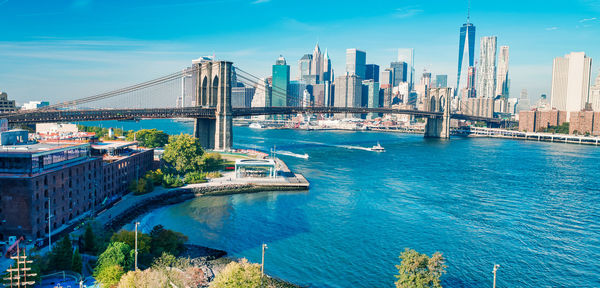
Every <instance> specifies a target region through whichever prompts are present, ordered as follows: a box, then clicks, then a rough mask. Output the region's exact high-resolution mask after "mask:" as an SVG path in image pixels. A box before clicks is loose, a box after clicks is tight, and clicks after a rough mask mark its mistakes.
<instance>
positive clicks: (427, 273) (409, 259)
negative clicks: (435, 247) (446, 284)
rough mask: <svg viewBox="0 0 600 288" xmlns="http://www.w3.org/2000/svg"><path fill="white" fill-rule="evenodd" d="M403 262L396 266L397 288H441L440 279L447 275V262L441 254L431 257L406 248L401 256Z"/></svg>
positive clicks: (437, 253) (436, 253)
mask: <svg viewBox="0 0 600 288" xmlns="http://www.w3.org/2000/svg"><path fill="white" fill-rule="evenodd" d="M400 259H402V262H401V263H400V265H396V268H398V275H396V278H397V279H398V280H397V281H396V282H395V283H396V288H440V287H442V285H441V281H440V277H442V275H443V274H445V273H446V270H445V269H446V267H448V266H446V264H445V262H446V260H445V259H444V256H443V255H442V253H440V252H435V253H433V255H432V256H431V257H429V256H427V255H425V254H421V253H419V252H417V251H415V250H413V249H408V248H406V249H405V250H404V252H402V253H401V254H400Z"/></svg>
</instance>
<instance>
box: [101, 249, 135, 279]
mask: <svg viewBox="0 0 600 288" xmlns="http://www.w3.org/2000/svg"><path fill="white" fill-rule="evenodd" d="M133 258H134V251H133V250H132V249H131V247H130V246H129V245H127V244H125V243H123V242H111V243H110V244H109V245H108V247H107V248H106V250H104V252H102V254H100V256H98V262H97V265H96V268H95V269H94V277H95V278H96V280H98V282H100V283H101V284H102V285H103V287H112V286H114V285H116V284H117V283H118V282H119V279H120V278H121V275H123V273H124V272H125V271H126V270H130V269H131V268H132V267H133V262H134V261H133ZM111 273H113V274H118V277H116V278H114V277H113V276H112V274H111ZM119 273H120V274H119Z"/></svg>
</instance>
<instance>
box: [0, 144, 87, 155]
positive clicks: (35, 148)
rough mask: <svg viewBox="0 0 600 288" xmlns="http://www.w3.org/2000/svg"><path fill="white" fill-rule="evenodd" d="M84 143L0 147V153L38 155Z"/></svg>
mask: <svg viewBox="0 0 600 288" xmlns="http://www.w3.org/2000/svg"><path fill="white" fill-rule="evenodd" d="M85 145H87V144H86V143H32V144H22V145H1V146H0V153H11V152H14V153H23V152H27V153H40V152H46V151H52V150H58V149H62V148H69V147H75V146H85Z"/></svg>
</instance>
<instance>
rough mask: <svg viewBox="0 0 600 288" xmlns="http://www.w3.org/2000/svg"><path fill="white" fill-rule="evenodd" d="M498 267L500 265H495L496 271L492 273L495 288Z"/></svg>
mask: <svg viewBox="0 0 600 288" xmlns="http://www.w3.org/2000/svg"><path fill="white" fill-rule="evenodd" d="M498 267H500V265H499V264H495V265H494V271H492V273H494V288H496V271H497V270H498Z"/></svg>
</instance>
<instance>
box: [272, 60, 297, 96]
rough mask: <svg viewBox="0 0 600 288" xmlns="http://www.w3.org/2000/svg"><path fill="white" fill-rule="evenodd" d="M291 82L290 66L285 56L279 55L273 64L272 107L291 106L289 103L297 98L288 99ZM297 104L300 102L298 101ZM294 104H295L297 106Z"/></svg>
mask: <svg viewBox="0 0 600 288" xmlns="http://www.w3.org/2000/svg"><path fill="white" fill-rule="evenodd" d="M289 84H290V66H289V65H287V63H286V61H285V58H284V57H283V56H281V55H280V56H279V58H278V59H277V61H276V62H275V65H273V85H272V87H273V88H272V90H271V91H272V92H271V93H272V95H271V107H284V106H290V105H288V103H291V102H294V100H297V99H288V98H289V93H288V92H289V91H288V85H289ZM295 104H296V105H298V104H299V103H298V102H296V103H295ZM296 105H293V106H296Z"/></svg>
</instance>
